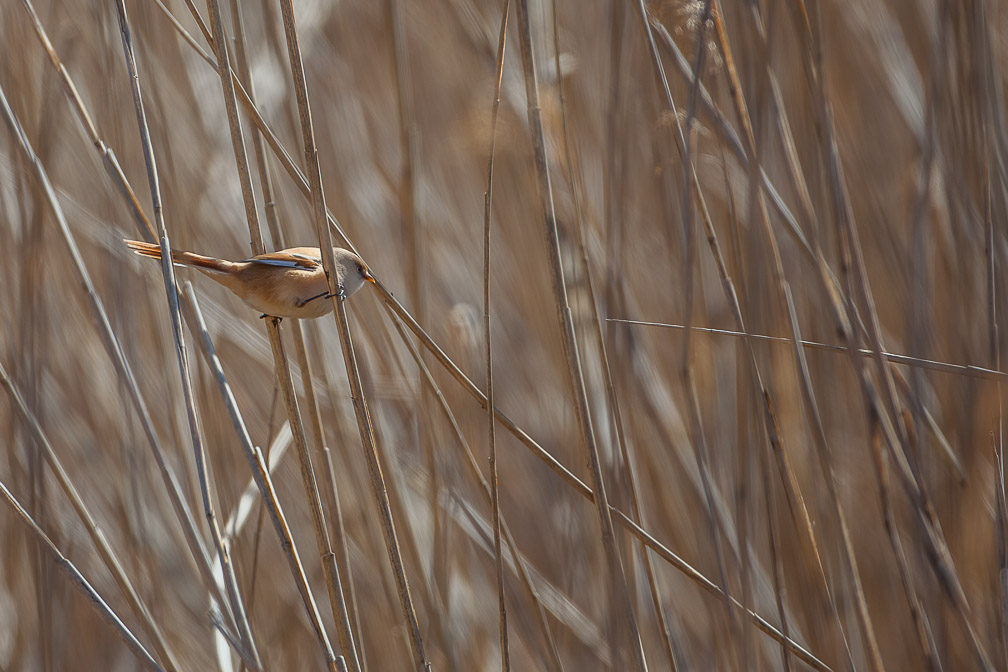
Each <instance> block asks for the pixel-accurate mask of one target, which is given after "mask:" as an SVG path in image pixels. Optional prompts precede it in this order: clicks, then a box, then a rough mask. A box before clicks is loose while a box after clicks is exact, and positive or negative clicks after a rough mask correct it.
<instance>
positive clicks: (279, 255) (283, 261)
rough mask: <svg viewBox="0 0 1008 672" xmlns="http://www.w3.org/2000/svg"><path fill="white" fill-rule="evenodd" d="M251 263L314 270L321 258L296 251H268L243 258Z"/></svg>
mask: <svg viewBox="0 0 1008 672" xmlns="http://www.w3.org/2000/svg"><path fill="white" fill-rule="evenodd" d="M244 261H247V262H249V263H252V264H263V265H265V266H281V267H283V268H304V269H307V270H310V271H311V270H315V269H316V268H318V267H319V266H321V265H322V260H321V259H320V258H317V257H312V256H308V255H306V254H300V253H298V252H288V251H286V250H281V251H280V252H270V253H269V254H259V255H256V256H254V257H252V258H251V259H245V260H244Z"/></svg>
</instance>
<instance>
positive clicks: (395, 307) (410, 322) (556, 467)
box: [235, 77, 822, 669]
mask: <svg viewBox="0 0 1008 672" xmlns="http://www.w3.org/2000/svg"><path fill="white" fill-rule="evenodd" d="M235 79H237V78H236V77H235ZM238 92H239V93H240V94H242V102H243V104H245V106H246V109H247V111H248V112H249V115H250V118H251V119H252V121H253V122H254V123H255V124H256V126H257V128H258V129H259V130H260V131H261V132H262V133H263V134H264V137H265V138H266V140H267V141H268V143H269V144H270V147H271V149H273V151H274V153H275V155H276V156H277V158H278V159H279V160H280V161H281V164H282V165H283V166H284V168H285V169H286V170H287V171H288V173H289V174H290V175H291V177H292V178H293V180H294V183H295V185H296V186H297V187H299V188H300V190H301V191H302V193H303V194H304V195H306V196H308V195H310V193H311V192H310V186H309V184H308V180H307V178H305V176H304V175H303V174H302V173H301V171H300V170H299V169H298V168H297V167H296V166H295V165H294V163H293V161H292V160H291V158H290V155H289V154H288V153H287V152H286V150H285V149H284V148H283V146H282V145H281V144H280V142H279V140H278V139H277V138H276V136H275V135H274V134H273V133H272V131H271V130H270V129H269V127H268V125H267V124H266V122H265V121H264V120H263V118H262V116H261V115H260V114H259V112H258V110H257V109H256V108H255V106H254V105H253V104H252V103H251V101H250V100H249V98H248V95H247V94H246V93H245V91H244V89H242V88H241V86H240V83H239V85H238ZM326 215H327V219H328V223H329V225H330V226H331V227H332V228H333V230H335V231H336V233H337V234H339V235H340V237H341V239H342V241H343V243H344V244H345V245H346V246H347V247H348V248H350V249H355V248H354V246H353V244H352V243H351V242H350V240H349V239H348V238H347V237H346V234H345V233H344V232H343V231H342V229H341V228H340V226H339V224H338V223H337V222H336V220H335V218H334V217H333V216H332V214H331V213H328V212H327V213H326ZM378 289H379V291H380V293H381V294H382V299H383V301H384V302H385V305H386V308H387V309H388V310H389V311H390V312H394V313H395V314H397V315H398V316H399V317H401V318H402V319H403V320H404V322H405V323H406V325H407V326H408V327H409V328H410V330H411V331H413V333H414V334H415V335H416V336H417V337H418V338H419V339H420V341H421V343H423V345H424V347H425V348H426V349H427V350H428V351H430V352H431V353H432V354H434V356H435V357H436V358H437V359H438V361H439V362H440V363H441V364H442V365H443V366H445V367H446V369H447V370H448V372H449V373H450V374H451V375H452V376H453V377H454V378H455V379H456V380H457V381H458V382H459V383H460V384H462V385H463V387H464V388H465V389H466V390H467V391H469V393H470V394H472V395H473V396H475V397H476V398H477V400H478V401H479V402H480V403H481V404H482V405H484V406H485V405H486V399H485V397H484V396H483V395H482V393H481V392H480V391H479V389H478V388H477V387H476V386H475V385H473V384H472V382H471V381H470V380H469V379H468V378H467V377H466V376H465V374H463V373H462V372H461V370H460V369H458V367H457V366H456V365H455V364H454V362H452V361H451V359H450V358H449V357H448V356H447V355H446V354H445V353H444V352H443V350H441V348H440V347H439V346H438V345H437V344H436V343H435V342H434V341H433V340H432V339H431V338H430V336H429V335H427V333H426V332H425V331H424V330H423V329H422V328H421V327H420V326H419V324H417V323H416V321H415V320H414V319H413V318H412V316H411V315H409V313H408V312H407V311H406V310H405V308H403V307H402V305H401V304H400V303H399V302H398V301H397V300H396V299H395V298H394V297H393V296H392V295H391V294H390V293H389V292H388V290H387V289H385V288H384V286H383V285H382V284H381V283H380V282H379V283H378ZM495 414H496V417H497V418H498V421H501V422H502V423H503V424H504V426H505V427H506V428H507V429H508V430H509V431H510V432H511V433H512V434H514V435H515V436H516V438H518V439H519V440H520V441H521V442H522V443H523V444H525V445H526V446H527V447H529V448H530V449H531V450H532V451H533V452H534V454H536V455H537V456H538V457H539V458H540V459H542V460H543V461H544V462H546V464H547V465H548V466H549V467H550V468H551V469H552V470H553V471H554V472H556V473H557V474H558V475H560V476H561V477H563V478H564V479H565V480H566V481H567V482H568V483H569V484H571V485H573V486H574V487H575V488H576V489H577V490H578V491H579V492H580V493H581V494H582V495H583V496H585V497H588V498H591V497H592V494H591V493H592V491H591V489H590V488H588V487H587V486H586V485H584V483H582V482H581V481H580V480H579V479H577V478H576V477H575V476H574V475H573V474H571V473H570V472H569V471H568V470H566V468H564V467H563V466H562V465H561V464H560V463H559V462H557V461H556V460H555V459H554V458H553V457H552V456H551V455H549V453H547V452H546V451H544V450H543V449H542V448H541V447H540V446H539V445H538V444H537V443H536V442H535V441H533V440H532V439H531V437H529V436H528V435H527V434H525V433H524V432H523V431H522V430H521V429H520V428H519V427H518V426H517V425H515V424H514V422H513V421H511V420H510V419H509V418H507V416H505V415H503V413H501V412H500V410H499V409H495ZM613 511H614V512H615V513H617V514H618V515H617V519H618V520H621V521H622V522H623V523H624V525H626V526H627V527H628V528H629V529H630V530H631V532H632V533H633V534H635V535H636V536H638V537H640V538H642V539H643V540H644V542H645V543H646V544H648V545H649V546H650V547H651V548H652V549H654V550H655V551H656V552H658V553H659V555H660V556H661V557H663V558H664V559H665V560H667V561H669V562H671V563H672V564H673V565H674V566H676V567H677V568H678V569H679V570H680V571H683V572H684V573H686V575H687V576H689V577H690V578H692V579H693V580H695V581H698V583H699V584H700V585H701V586H703V587H705V588H706V589H707V590H711V591H713V592H714V593H715V594H718V593H719V590H718V589H717V588H716V587H715V586H714V585H713V584H711V583H710V582H708V581H707V580H706V578H704V577H703V576H702V575H701V574H699V573H697V572H696V571H695V570H693V569H692V568H691V567H689V565H688V564H686V563H684V562H682V561H681V560H680V559H679V558H677V557H676V556H675V555H674V554H673V553H671V551H669V550H668V549H667V548H665V547H664V546H662V545H661V544H660V543H659V542H657V540H655V539H654V537H652V536H651V535H649V534H648V533H647V532H646V531H645V530H644V529H643V528H641V527H640V526H639V525H637V524H636V523H634V522H633V521H632V520H630V518H628V517H626V516H625V514H623V513H622V512H620V511H618V510H616V509H613ZM749 614H750V616H751V617H752V618H753V619H754V620H755V621H756V622H757V624H758V625H759V627H760V628H761V629H762V630H763V631H764V632H766V633H768V634H770V635H771V636H772V637H775V638H779V637H780V633H779V632H778V631H777V630H776V629H775V628H773V626H771V625H770V624H769V623H767V622H766V621H765V620H763V619H762V618H761V617H759V616H758V615H757V614H755V613H754V612H752V611H751V610H750V611H749ZM789 646H792V647H793V649H794V650H795V651H796V652H797V653H798V655H799V656H802V657H803V659H804V660H806V661H807V662H808V661H809V660H812V661H815V662H813V663H811V664H813V665H817V666H819V667H820V669H821V666H822V663H821V662H819V661H818V660H817V659H815V658H814V656H811V654H809V653H808V652H807V651H805V650H804V649H803V648H802V647H800V646H799V645H797V644H795V643H794V642H790V643H789Z"/></svg>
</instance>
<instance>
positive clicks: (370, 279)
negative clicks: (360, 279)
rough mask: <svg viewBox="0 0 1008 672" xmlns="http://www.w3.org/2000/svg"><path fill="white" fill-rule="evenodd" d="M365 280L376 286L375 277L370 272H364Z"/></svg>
mask: <svg viewBox="0 0 1008 672" xmlns="http://www.w3.org/2000/svg"><path fill="white" fill-rule="evenodd" d="M364 279H365V280H367V281H368V282H370V283H371V284H372V285H373V284H375V277H374V276H373V275H371V272H370V271H364Z"/></svg>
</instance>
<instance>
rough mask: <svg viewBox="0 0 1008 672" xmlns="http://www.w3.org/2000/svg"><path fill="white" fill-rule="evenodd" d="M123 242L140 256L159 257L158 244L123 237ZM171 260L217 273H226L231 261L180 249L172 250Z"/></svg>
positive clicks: (159, 249) (181, 264)
mask: <svg viewBox="0 0 1008 672" xmlns="http://www.w3.org/2000/svg"><path fill="white" fill-rule="evenodd" d="M123 242H125V243H126V246H127V247H129V248H130V249H131V250H133V252H135V253H136V254H138V255H140V256H141V257H148V258H150V259H160V258H161V247H160V246H158V245H155V244H153V243H145V242H143V241H140V240H126V239H123ZM172 262H173V263H176V264H179V265H180V266H195V267H196V268H205V269H206V270H208V271H217V272H218V273H227V272H228V271H230V270H231V264H232V262H230V261H224V260H223V259H215V258H214V257H205V256H203V255H202V254H196V253H194V252H183V251H181V250H172Z"/></svg>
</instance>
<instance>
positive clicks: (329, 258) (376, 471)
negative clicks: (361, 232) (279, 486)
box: [218, 0, 430, 670]
mask: <svg viewBox="0 0 1008 672" xmlns="http://www.w3.org/2000/svg"><path fill="white" fill-rule="evenodd" d="M280 8H281V14H282V16H283V24H284V35H285V37H286V39H287V50H288V57H289V59H290V67H291V77H292V80H293V88H294V93H295V97H296V98H297V106H298V117H299V119H300V122H301V136H302V142H303V149H304V156H305V164H306V166H307V167H308V175H309V179H310V185H311V186H310V195H311V203H312V214H313V216H314V222H315V229H316V233H317V235H318V238H319V247H320V249H321V252H322V265H323V267H324V268H325V271H326V276H327V277H328V278H329V292H330V295H331V296H332V297H333V298H332V299H331V300H332V302H333V307H334V313H335V317H336V324H337V327H338V329H339V335H340V345H341V347H342V350H343V358H344V361H345V363H346V369H347V377H348V379H349V381H350V393H351V398H352V399H353V407H354V414H355V416H356V418H357V427H358V429H359V431H360V437H361V444H362V447H363V449H364V453H365V459H366V460H367V464H368V472H369V474H370V476H371V489H372V493H373V494H374V497H375V503H376V505H377V506H378V513H379V516H380V518H381V521H382V535H383V537H384V539H385V548H386V551H387V552H388V556H389V563H390V564H391V567H392V571H393V574H394V576H395V581H396V590H397V592H398V595H399V602H400V606H401V607H402V615H403V622H404V624H405V626H406V629H407V633H408V635H409V641H410V648H411V653H412V656H413V665H414V667H415V668H416V669H419V670H427V669H430V663H428V662H427V655H426V653H425V652H424V647H423V641H422V639H421V636H420V626H419V624H418V622H417V617H416V611H415V609H414V607H413V598H412V596H411V594H410V589H409V582H408V580H407V578H406V568H405V567H404V565H403V561H402V554H401V552H400V550H399V540H398V538H397V536H396V531H395V524H394V523H393V521H392V511H391V509H390V506H389V501H388V495H387V494H386V491H385V483H384V478H383V476H382V473H381V465H380V464H379V462H378V451H377V447H376V445H375V438H374V432H373V430H372V428H371V418H370V417H369V414H368V410H367V405H366V402H365V399H364V390H363V386H362V384H361V379H360V372H359V370H358V368H357V361H356V355H355V353H354V349H353V341H352V340H351V336H350V325H349V323H348V322H347V318H346V308H345V306H344V305H343V301H342V299H340V298H338V296H339V294H340V288H339V287H338V282H339V281H338V279H337V277H336V274H335V270H334V269H335V262H334V261H333V253H332V239H331V236H330V234H329V227H328V226H327V225H326V216H327V214H328V211H327V210H326V205H325V194H324V192H323V189H322V172H321V168H320V166H319V162H318V148H317V147H316V145H315V130H314V128H313V126H312V118H311V107H310V105H309V102H308V85H307V82H306V81H305V73H304V63H303V61H302V59H301V47H300V44H299V39H298V34H297V27H296V25H295V20H294V6H293V4H292V2H291V0H281V3H280ZM218 58H220V56H218ZM223 73H224V71H223V70H222V76H221V79H222V81H223V80H227V81H228V82H230V78H228V77H227V76H226V75H225V74H223Z"/></svg>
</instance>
